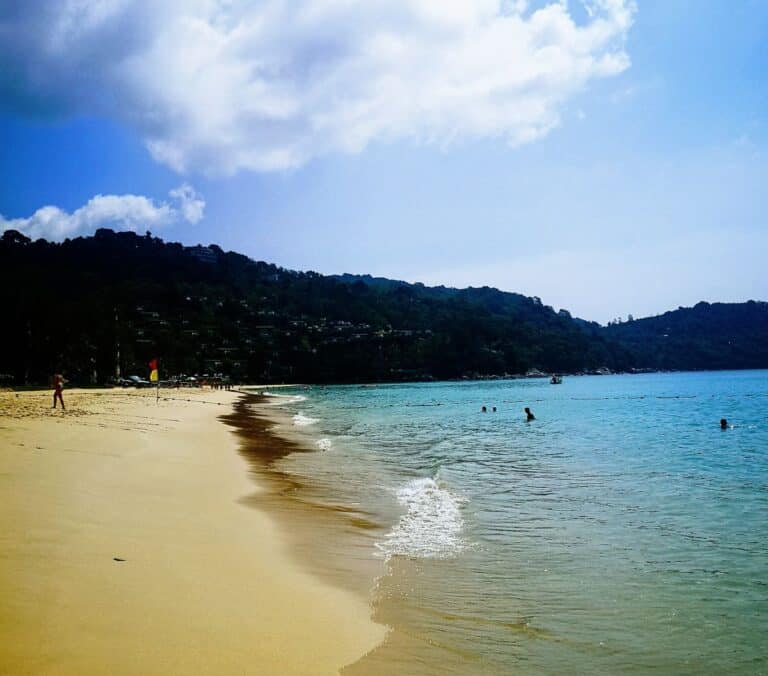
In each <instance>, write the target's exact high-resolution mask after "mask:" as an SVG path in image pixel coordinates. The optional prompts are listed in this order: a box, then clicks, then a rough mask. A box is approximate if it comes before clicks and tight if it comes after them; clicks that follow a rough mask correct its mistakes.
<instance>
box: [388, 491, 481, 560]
mask: <svg viewBox="0 0 768 676" xmlns="http://www.w3.org/2000/svg"><path fill="white" fill-rule="evenodd" d="M396 496H397V500H398V502H399V503H400V504H401V505H403V506H404V507H405V508H406V510H407V511H406V513H405V514H403V516H401V517H400V520H399V521H398V523H397V524H396V525H395V526H394V528H392V530H391V531H390V532H389V533H387V535H386V536H385V537H386V539H385V540H384V542H380V543H377V545H376V546H377V548H378V549H379V550H380V551H381V552H382V553H383V555H384V556H386V557H387V558H389V557H390V556H393V555H397V554H400V555H404V556H412V557H417V558H448V557H451V556H454V555H455V554H458V553H459V552H460V551H462V550H463V549H464V548H465V547H466V544H467V543H466V541H465V539H464V537H463V535H462V532H463V530H464V519H463V518H462V516H461V504H462V503H463V502H464V500H463V499H462V498H460V497H458V496H456V495H454V494H452V493H451V492H450V491H448V490H446V489H445V488H441V487H440V486H439V485H438V483H437V482H436V481H435V480H434V479H431V478H423V479H414V480H413V481H410V482H408V483H407V484H406V485H405V486H402V487H401V488H399V489H398V490H397V492H396Z"/></svg>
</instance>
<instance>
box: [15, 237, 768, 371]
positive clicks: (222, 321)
mask: <svg viewBox="0 0 768 676" xmlns="http://www.w3.org/2000/svg"><path fill="white" fill-rule="evenodd" d="M0 283H1V286H0V300H2V304H3V309H4V314H5V317H6V321H5V322H4V330H3V331H2V332H0V334H1V337H0V374H5V375H6V378H7V379H9V380H12V381H14V382H44V381H46V380H47V379H48V377H49V375H50V373H52V372H54V371H62V372H64V373H66V374H67V375H68V377H69V378H70V379H72V380H78V381H81V382H104V381H107V380H109V379H111V378H114V377H115V376H116V375H117V374H118V372H119V373H120V374H123V375H128V374H132V373H137V374H140V375H146V371H147V369H146V363H147V361H148V360H149V359H150V358H152V357H159V358H160V360H161V372H162V375H163V377H167V376H169V375H175V374H180V373H185V374H196V373H197V374H203V373H224V374H227V375H231V376H232V377H234V378H236V379H243V380H252V381H281V380H294V381H304V382H355V381H358V382H359V381H374V380H375V381H387V380H403V379H423V378H458V377H476V376H487V375H504V374H517V373H525V372H526V371H527V370H528V369H531V368H537V369H540V370H542V371H547V372H549V371H557V372H578V371H588V370H593V369H597V368H603V367H606V368H609V369H612V370H629V369H632V368H727V367H749V366H768V352H767V351H766V344H768V341H767V340H766V338H768V332H767V330H766V327H767V323H766V322H767V321H768V310H767V308H766V304H765V303H747V304H741V305H727V306H726V305H713V306H708V305H706V304H699V305H697V306H696V308H693V309H692V310H678V311H675V312H673V313H667V314H666V315H663V316H662V317H656V318H650V319H644V320H636V321H634V322H628V323H625V324H621V325H618V326H610V327H601V326H599V325H597V324H595V323H588V322H583V321H581V320H575V319H572V318H571V316H570V315H569V314H568V313H567V312H565V311H562V310H561V311H560V312H555V311H554V310H553V309H552V308H550V307H548V306H545V305H542V303H541V301H540V300H539V299H538V298H528V297H525V296H522V295H519V294H515V293H505V292H501V291H498V290H497V289H491V288H487V287H484V288H480V289H449V288H445V287H434V288H429V287H425V286H423V285H420V284H415V285H412V284H406V283H404V282H396V281H392V280H385V279H380V278H372V277H368V276H363V277H357V276H350V275H344V276H340V277H329V276H323V275H319V274H317V273H313V272H304V273H301V272H294V271H289V270H285V269H282V268H279V267H276V266H275V265H271V264H268V263H263V262H255V261H252V260H251V259H249V258H247V257H245V256H242V255H240V254H236V253H232V252H224V251H222V250H221V249H220V248H219V247H216V246H213V245H211V246H209V247H183V246H182V245H181V244H176V243H165V242H163V241H162V240H160V239H158V238H155V237H152V236H151V235H150V234H149V233H147V235H146V236H140V235H137V234H135V233H127V232H123V233H114V232H112V231H110V230H99V231H98V232H97V233H96V234H95V235H94V236H93V237H84V238H77V239H73V240H67V241H65V242H63V243H61V244H54V243H50V242H46V241H44V240H37V241H34V242H32V241H30V240H29V239H28V238H26V237H24V236H23V235H21V234H19V233H17V232H14V231H8V232H6V233H4V235H3V236H2V239H1V240H0ZM689 313H693V314H690V315H689ZM662 329H663V331H662ZM665 334H666V335H665Z"/></svg>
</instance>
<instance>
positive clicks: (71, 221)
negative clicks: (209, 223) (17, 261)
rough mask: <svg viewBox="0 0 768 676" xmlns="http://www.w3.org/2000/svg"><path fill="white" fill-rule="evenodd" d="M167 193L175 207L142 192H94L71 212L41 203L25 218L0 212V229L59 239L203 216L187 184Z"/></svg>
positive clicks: (202, 206) (202, 204) (202, 205)
mask: <svg viewBox="0 0 768 676" xmlns="http://www.w3.org/2000/svg"><path fill="white" fill-rule="evenodd" d="M169 195H170V196H171V198H172V199H173V200H174V201H175V202H177V204H178V205H177V206H173V205H171V204H168V203H167V202H163V203H161V204H156V203H155V202H154V200H151V199H149V198H147V197H144V196H142V195H96V196H95V197H92V198H91V199H90V200H88V202H87V203H86V204H84V205H83V206H82V207H80V208H79V209H76V210H75V211H73V212H72V213H69V212H67V211H64V210H63V209H60V208H59V207H55V206H45V207H41V208H40V209H38V210H37V211H35V213H34V214H32V215H31V216H30V217H29V218H11V219H6V218H4V217H3V215H2V214H0V232H5V231H6V230H18V231H19V232H22V233H24V234H25V235H27V236H28V237H31V238H33V239H36V238H38V237H43V238H45V239H48V240H51V241H61V240H63V239H65V238H67V237H76V236H78V235H83V234H88V233H92V232H94V231H95V230H97V229H98V228H113V229H116V230H134V231H138V230H152V229H153V228H157V227H162V226H165V225H170V224H172V223H175V222H178V221H180V220H182V219H183V220H185V221H187V222H189V223H197V222H198V221H199V220H200V219H201V218H202V217H203V210H204V209H205V201H204V200H203V199H202V198H201V197H200V195H198V194H197V193H196V192H195V191H194V189H193V188H192V187H191V186H189V185H187V184H184V185H181V186H179V187H178V188H176V189H174V190H171V192H170V193H169Z"/></svg>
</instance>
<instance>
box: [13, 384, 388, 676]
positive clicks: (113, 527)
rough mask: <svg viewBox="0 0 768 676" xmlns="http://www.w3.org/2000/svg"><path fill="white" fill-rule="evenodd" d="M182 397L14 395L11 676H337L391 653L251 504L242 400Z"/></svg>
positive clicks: (346, 596)
mask: <svg viewBox="0 0 768 676" xmlns="http://www.w3.org/2000/svg"><path fill="white" fill-rule="evenodd" d="M168 394H169V396H172V397H174V399H165V400H164V399H161V401H160V402H159V404H157V403H156V402H155V399H154V393H153V392H150V391H130V390H100V391H94V390H88V391H77V390H65V392H64V397H65V401H66V403H67V406H68V410H67V411H66V413H65V412H62V411H60V410H58V411H51V409H50V406H51V393H49V392H21V393H18V394H17V393H14V392H0V538H1V540H0V672H2V673H9V674H10V673H12V674H25V673H33V674H40V673H44V674H104V673H111V674H182V673H183V674H189V673H205V674H229V673H233V674H234V673H237V674H245V673H252V674H334V673H337V672H338V670H339V669H340V668H341V667H343V666H344V665H347V664H349V663H352V662H354V661H355V660H357V659H358V658H360V657H361V656H362V655H364V654H365V653H366V652H367V651H369V650H371V649H372V648H374V647H375V646H376V645H377V644H378V643H379V642H380V641H381V640H382V639H383V637H384V634H385V629H384V628H383V627H382V626H380V625H377V624H375V623H374V622H373V621H372V620H371V619H370V607H369V605H368V603H367V602H366V600H365V599H364V598H362V597H358V596H357V595H355V594H353V593H351V592H347V591H344V590H342V589H339V588H336V587H334V586H331V585H329V584H326V583H325V582H322V581H320V580H319V579H317V578H316V577H314V576H311V575H310V574H308V573H307V572H306V570H305V569H304V568H302V567H300V566H299V565H298V564H297V563H296V562H295V561H294V560H293V559H292V557H291V556H290V554H289V552H288V548H287V545H286V540H285V538H284V536H283V533H282V532H281V530H279V529H278V528H277V527H276V526H275V522H274V521H273V520H272V519H271V518H269V517H268V516H267V515H266V514H264V513H263V512H260V511H258V510H255V509H252V508H250V507H248V506H247V505H246V504H245V502H246V501H245V500H243V498H245V497H246V496H249V495H252V494H253V493H254V491H255V490H258V488H257V487H255V486H254V484H253V482H252V479H251V478H250V477H249V475H248V471H247V462H246V460H245V459H244V458H243V457H242V456H241V455H240V454H238V452H237V439H236V437H235V435H233V434H232V433H231V432H230V431H229V429H228V428H227V427H226V426H225V425H224V424H223V423H221V422H220V421H219V420H218V419H217V418H218V416H219V415H221V414H223V413H226V412H228V411H229V410H230V409H231V404H232V402H233V401H234V398H235V397H236V396H237V395H235V394H234V393H230V392H210V391H187V390H180V391H174V392H172V393H171V392H169V393H168ZM115 559H124V560H123V561H117V560H115Z"/></svg>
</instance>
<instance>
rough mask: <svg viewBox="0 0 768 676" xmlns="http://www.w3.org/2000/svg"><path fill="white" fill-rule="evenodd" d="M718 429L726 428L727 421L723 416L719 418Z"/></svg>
mask: <svg viewBox="0 0 768 676" xmlns="http://www.w3.org/2000/svg"><path fill="white" fill-rule="evenodd" d="M720 429H721V430H727V429H728V421H727V420H726V419H725V418H720Z"/></svg>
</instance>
